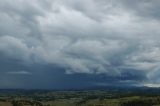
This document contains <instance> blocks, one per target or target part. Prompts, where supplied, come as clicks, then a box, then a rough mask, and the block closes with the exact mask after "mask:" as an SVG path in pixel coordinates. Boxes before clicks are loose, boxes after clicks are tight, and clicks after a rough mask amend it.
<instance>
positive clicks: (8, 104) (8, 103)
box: [0, 102, 12, 106]
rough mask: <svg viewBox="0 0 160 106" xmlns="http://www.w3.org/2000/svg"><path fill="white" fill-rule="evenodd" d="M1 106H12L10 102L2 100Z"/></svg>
mask: <svg viewBox="0 0 160 106" xmlns="http://www.w3.org/2000/svg"><path fill="white" fill-rule="evenodd" d="M0 106H12V104H11V103H10V102H0Z"/></svg>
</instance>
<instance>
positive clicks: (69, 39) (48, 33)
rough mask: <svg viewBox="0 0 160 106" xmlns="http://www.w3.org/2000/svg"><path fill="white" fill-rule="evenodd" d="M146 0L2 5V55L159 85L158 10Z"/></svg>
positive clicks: (20, 0) (49, 0) (16, 0)
mask: <svg viewBox="0 0 160 106" xmlns="http://www.w3.org/2000/svg"><path fill="white" fill-rule="evenodd" d="M142 1H143V2H141V1H131V0H128V1H126V0H124V1H122V2H119V1H117V0H113V1H110V0H100V1H96V0H87V1H86V0H77V1H74V0H67V1H66V0H61V1H59V0H46V1H42V0H32V1H31V0H27V1H25V0H13V1H10V0H5V1H0V52H1V53H3V54H5V56H6V57H9V58H16V59H20V60H22V61H25V62H26V63H27V62H32V63H34V64H36V63H39V62H40V63H42V64H43V63H44V64H46V63H48V64H54V65H57V66H60V67H63V68H64V69H65V70H66V73H68V74H73V73H87V74H102V73H105V74H106V75H108V76H113V77H121V76H124V75H135V76H139V75H142V77H143V78H144V76H145V77H146V78H147V79H148V80H147V81H151V82H152V80H156V81H159V78H157V77H156V78H155V76H156V74H157V73H158V70H159V60H160V59H159V57H160V44H159V42H158V41H159V39H160V37H159V34H160V31H159V26H160V22H159V18H157V17H158V15H157V14H159V13H158V12H159V11H158V10H159V8H158V6H157V5H158V4H157V1H153V0H151V1H150V2H147V1H144V0H142ZM130 2H133V3H130ZM139 2H140V3H139ZM130 5H131V6H130ZM155 6H156V8H155ZM155 12H156V13H155ZM126 70H128V71H126ZM137 70H138V71H137ZM125 73H130V74H125ZM158 74H159V73H158ZM136 78H137V77H135V79H133V80H137V79H136ZM144 80H146V79H145V78H144V79H141V81H142V82H145V81H144Z"/></svg>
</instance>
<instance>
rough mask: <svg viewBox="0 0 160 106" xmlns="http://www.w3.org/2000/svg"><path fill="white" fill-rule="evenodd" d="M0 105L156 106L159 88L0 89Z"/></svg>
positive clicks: (157, 105)
mask: <svg viewBox="0 0 160 106" xmlns="http://www.w3.org/2000/svg"><path fill="white" fill-rule="evenodd" d="M148 90H149V91H150V92H148ZM0 106H160V92H159V89H154V90H153V89H143V90H142V89H138V90H131V89H129V90H128V89H127V90H122V89H112V90H88V91H51V90H0Z"/></svg>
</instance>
